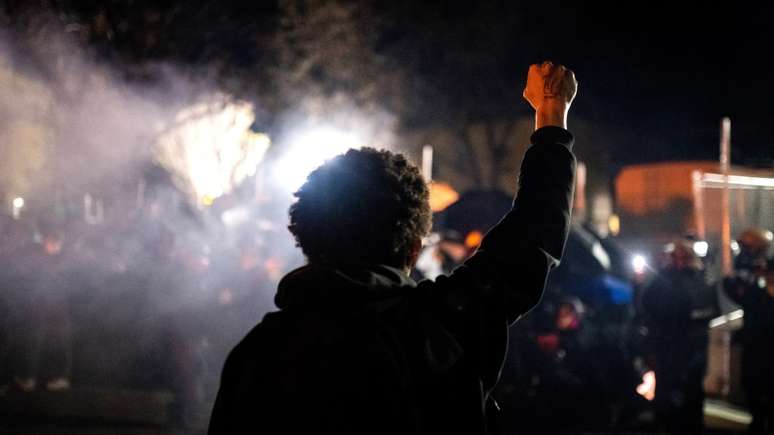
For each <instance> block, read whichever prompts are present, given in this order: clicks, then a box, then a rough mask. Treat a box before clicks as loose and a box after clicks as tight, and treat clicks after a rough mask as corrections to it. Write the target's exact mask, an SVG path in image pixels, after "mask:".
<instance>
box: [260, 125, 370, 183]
mask: <svg viewBox="0 0 774 435" xmlns="http://www.w3.org/2000/svg"><path fill="white" fill-rule="evenodd" d="M362 145H363V144H362V142H361V141H360V140H359V138H358V137H357V136H356V135H355V134H353V133H350V132H346V131H342V130H339V129H336V128H333V127H320V128H314V129H311V130H307V131H304V132H302V133H300V134H299V135H297V136H296V137H294V138H291V140H290V141H289V149H288V151H287V153H286V154H285V155H284V156H283V157H282V158H281V159H280V161H279V162H277V165H276V166H275V171H276V176H277V179H278V180H280V182H281V183H282V185H283V186H284V187H286V188H289V189H290V190H291V191H296V190H298V188H299V187H301V185H302V184H304V181H305V180H306V177H307V176H308V175H309V173H310V172H312V171H313V170H315V169H317V167H319V166H320V165H322V164H323V163H325V161H327V160H329V159H331V158H333V157H335V156H337V155H339V154H342V153H344V152H345V151H347V150H348V149H352V148H360V147H362Z"/></svg>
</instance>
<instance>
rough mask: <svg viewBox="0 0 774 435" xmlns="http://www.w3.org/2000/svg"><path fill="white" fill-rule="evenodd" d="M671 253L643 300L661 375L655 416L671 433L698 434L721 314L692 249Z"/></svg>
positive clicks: (675, 247) (680, 246)
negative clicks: (715, 323) (714, 326)
mask: <svg viewBox="0 0 774 435" xmlns="http://www.w3.org/2000/svg"><path fill="white" fill-rule="evenodd" d="M667 254H668V256H667V257H666V258H667V260H666V264H665V265H664V267H662V268H661V269H660V270H659V273H658V276H656V278H655V279H654V281H653V282H652V283H651V284H650V285H649V286H648V287H647V288H646V289H645V290H644V292H643V295H642V308H643V310H644V311H645V313H644V315H645V325H646V326H647V328H648V334H649V338H648V340H649V342H650V345H649V347H650V357H649V359H650V363H651V364H652V365H654V367H653V369H654V370H653V371H654V372H655V374H656V397H655V407H656V416H657V418H658V420H659V423H660V424H661V425H663V426H665V427H666V429H667V430H668V431H669V432H670V433H672V434H699V433H703V431H704V423H703V422H704V386H703V382H704V375H705V373H706V371H707V350H708V347H709V321H710V320H711V319H712V318H713V317H715V316H717V315H718V312H719V308H718V299H717V291H716V289H715V287H714V286H711V285H709V284H707V282H706V281H705V276H704V273H703V271H702V270H701V266H700V262H699V259H698V258H697V257H696V255H695V254H694V252H693V247H692V246H691V245H690V244H688V243H687V242H683V241H679V242H676V243H673V244H670V245H669V247H668V248H667Z"/></svg>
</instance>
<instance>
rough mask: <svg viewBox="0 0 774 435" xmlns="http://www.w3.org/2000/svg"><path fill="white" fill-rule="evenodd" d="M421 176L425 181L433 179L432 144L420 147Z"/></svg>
mask: <svg viewBox="0 0 774 435" xmlns="http://www.w3.org/2000/svg"><path fill="white" fill-rule="evenodd" d="M422 176H423V177H425V181H426V182H428V183H429V182H431V181H433V146H432V145H425V146H423V147H422Z"/></svg>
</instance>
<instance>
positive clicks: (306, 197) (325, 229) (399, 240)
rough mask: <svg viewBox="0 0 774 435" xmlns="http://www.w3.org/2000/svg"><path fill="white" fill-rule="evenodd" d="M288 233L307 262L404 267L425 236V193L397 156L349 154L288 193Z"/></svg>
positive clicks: (427, 226) (414, 172)
mask: <svg viewBox="0 0 774 435" xmlns="http://www.w3.org/2000/svg"><path fill="white" fill-rule="evenodd" d="M294 195H295V196H296V197H297V198H298V200H297V201H296V202H295V203H294V204H293V205H292V206H291V207H290V211H289V213H290V225H288V229H289V230H290V232H291V233H292V234H293V236H294V237H295V238H296V243H297V246H300V247H301V250H302V251H303V252H304V254H305V255H306V256H307V258H308V259H309V261H310V262H311V263H316V264H327V265H336V266H343V265H352V264H368V265H375V264H386V265H389V266H393V267H400V268H402V267H405V266H407V265H409V263H410V260H411V259H410V257H411V249H412V246H413V245H414V244H415V243H416V242H417V241H419V240H421V239H422V237H424V236H425V235H427V233H428V232H429V231H430V225H431V211H430V204H429V202H428V199H429V191H428V188H427V185H426V183H425V180H424V179H423V178H422V175H421V174H420V172H419V170H418V169H417V167H416V166H414V165H412V164H411V163H409V162H408V160H406V158H405V157H404V156H403V155H401V154H395V153H392V152H390V151H386V150H381V151H379V150H376V149H373V148H363V149H360V150H349V151H347V152H346V153H345V154H342V155H339V156H338V157H335V158H333V159H332V160H330V161H328V162H326V163H325V164H324V165H322V166H320V167H319V168H317V169H316V170H314V171H313V172H312V173H311V174H309V177H308V178H307V180H306V183H305V184H304V185H303V186H301V188H300V189H299V190H298V191H297V192H296V193H295V194H294Z"/></svg>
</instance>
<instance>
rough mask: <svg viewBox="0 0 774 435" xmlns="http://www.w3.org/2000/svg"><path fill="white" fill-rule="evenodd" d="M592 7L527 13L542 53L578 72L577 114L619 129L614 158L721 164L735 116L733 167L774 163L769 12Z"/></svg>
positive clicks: (720, 7) (726, 7)
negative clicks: (723, 127) (723, 121)
mask: <svg viewBox="0 0 774 435" xmlns="http://www.w3.org/2000/svg"><path fill="white" fill-rule="evenodd" d="M587 3H589V2H573V3H570V5H571V6H566V7H559V8H553V7H550V8H549V7H546V8H542V9H539V10H534V9H532V10H531V12H530V9H531V8H530V7H528V6H525V7H524V10H525V11H527V14H529V16H530V17H531V19H530V20H529V21H531V22H532V24H533V25H532V27H531V28H530V30H531V31H534V32H535V33H536V34H541V36H540V37H539V40H540V44H537V47H535V48H534V51H535V52H536V56H535V57H540V56H539V54H543V53H544V54H545V55H546V56H547V57H555V58H556V59H558V60H560V61H562V62H565V63H567V64H568V65H571V66H572V67H573V68H574V69H575V70H576V72H577V76H578V77H579V80H580V83H581V88H580V92H581V93H580V97H579V98H578V101H577V105H576V107H575V109H576V111H577V112H576V113H579V114H589V115H591V116H593V117H594V118H595V119H598V120H600V121H602V122H603V124H604V125H607V126H618V127H621V131H620V133H623V134H622V135H619V140H622V141H623V143H620V144H618V145H617V148H615V149H614V150H613V155H614V160H616V161H617V162H619V163H626V162H634V161H650V160H665V159H697V158H701V159H716V158H717V153H718V140H719V139H718V138H719V123H720V118H721V117H722V116H730V117H731V119H732V145H733V160H734V163H738V164H743V163H744V164H758V165H766V166H769V167H770V166H771V164H772V158H774V127H773V126H774V122H772V121H773V120H772V110H771V106H770V104H769V102H770V101H772V97H774V87H772V79H774V74H773V73H772V70H771V65H772V60H771V55H772V44H774V32H772V26H771V19H772V13H773V12H774V9H772V7H771V6H769V7H767V8H763V7H760V6H755V7H749V6H740V5H736V6H734V5H732V2H719V3H718V4H715V3H710V2H705V3H703V4H695V5H694V6H693V7H690V6H684V5H680V4H679V2H671V4H670V5H669V6H654V5H653V4H651V3H650V2H625V3H620V5H619V6H618V7H617V8H611V7H610V6H603V5H597V6H591V5H589V4H587ZM624 5H625V7H624ZM547 28H555V29H558V30H557V31H555V32H553V31H548V32H546V31H545V29H547ZM527 33H528V32H527Z"/></svg>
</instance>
